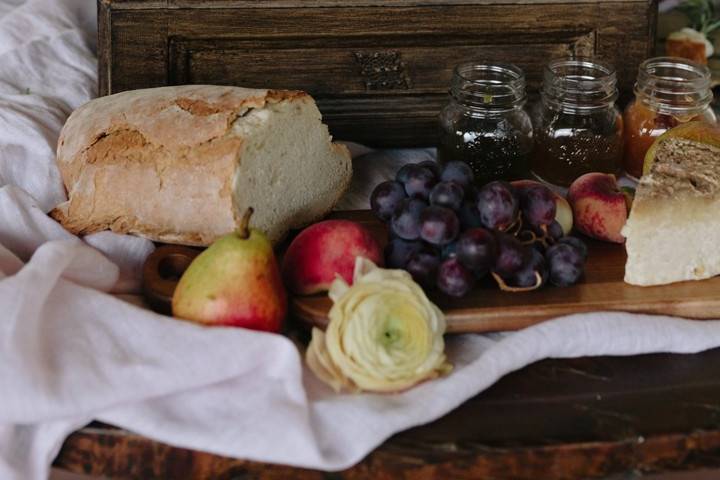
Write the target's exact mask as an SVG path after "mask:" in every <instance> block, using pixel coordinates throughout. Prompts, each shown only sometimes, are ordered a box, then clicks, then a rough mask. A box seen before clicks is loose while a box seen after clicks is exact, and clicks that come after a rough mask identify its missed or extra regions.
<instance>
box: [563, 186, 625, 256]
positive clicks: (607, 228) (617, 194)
mask: <svg viewBox="0 0 720 480" xmlns="http://www.w3.org/2000/svg"><path fill="white" fill-rule="evenodd" d="M568 200H569V201H570V205H571V206H572V209H573V214H574V216H575V227H576V228H577V229H578V230H580V231H581V232H582V233H584V234H585V235H587V236H589V237H593V238H597V239H599V240H604V241H606V242H614V243H623V242H624V241H625V238H624V237H623V236H622V235H621V234H620V230H622V227H623V226H624V225H625V222H626V221H627V216H628V205H627V201H626V198H625V194H624V193H623V192H622V191H621V190H620V188H619V187H618V184H617V180H616V179H615V176H614V175H610V174H606V173H597V172H592V173H586V174H585V175H583V176H581V177H579V178H578V179H577V180H575V181H574V182H573V183H572V185H570V189H569V190H568Z"/></svg>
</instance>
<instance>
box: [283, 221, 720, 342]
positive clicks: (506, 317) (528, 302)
mask: <svg viewBox="0 0 720 480" xmlns="http://www.w3.org/2000/svg"><path fill="white" fill-rule="evenodd" d="M333 217H334V218H349V219H352V220H355V221H359V222H361V223H363V224H364V225H366V226H367V227H368V228H369V229H370V230H371V231H372V232H373V234H374V235H375V236H376V238H377V239H378V241H379V242H380V243H381V244H382V245H384V244H385V243H386V242H387V233H386V230H385V226H384V225H382V224H381V223H380V222H379V221H378V220H376V219H375V218H374V217H373V216H372V214H371V213H370V212H363V211H356V212H337V213H335V214H334V216H333ZM586 241H587V243H588V246H589V256H588V260H587V264H586V266H585V271H586V273H585V277H584V279H583V280H582V281H581V282H580V283H579V284H577V285H574V286H572V287H565V288H558V287H546V288H541V289H538V290H535V291H532V292H524V293H507V292H502V291H500V290H499V289H498V288H497V286H495V285H494V284H493V283H492V282H489V283H488V284H486V285H482V286H480V287H478V288H475V289H474V290H473V291H472V292H471V293H469V294H468V295H467V296H466V297H464V298H461V299H456V298H449V297H447V296H444V295H441V294H440V293H439V292H434V293H431V294H430V298H431V299H432V300H433V301H434V302H435V303H436V304H437V305H438V306H439V307H440V308H441V309H442V310H443V312H445V316H446V318H447V323H448V332H452V333H462V332H488V331H497V330H515V329H519V328H524V327H527V326H529V325H532V324H535V323H538V322H541V321H543V320H547V319H549V318H555V317H558V316H562V315H569V314H573V313H580V312H594V311H603V310H605V311H625V312H634V313H650V314H665V315H673V316H679V317H685V318H697V319H708V318H720V296H718V292H720V277H716V278H712V279H708V280H703V281H699V282H682V283H674V284H671V285H661V286H655V287H637V286H633V285H628V284H627V283H625V282H624V281H623V277H624V275H625V260H626V258H627V257H626V254H625V248H624V246H623V245H616V244H610V243H606V242H598V241H593V240H589V239H587V240H586ZM331 306H332V302H331V301H330V299H328V298H327V296H326V295H315V296H311V297H296V298H294V299H293V300H292V302H291V310H292V312H293V314H294V315H295V316H296V317H298V318H300V319H302V320H304V321H306V322H307V323H309V324H312V325H316V326H319V327H324V326H325V325H326V324H327V314H328V312H329V311H330V307H331Z"/></svg>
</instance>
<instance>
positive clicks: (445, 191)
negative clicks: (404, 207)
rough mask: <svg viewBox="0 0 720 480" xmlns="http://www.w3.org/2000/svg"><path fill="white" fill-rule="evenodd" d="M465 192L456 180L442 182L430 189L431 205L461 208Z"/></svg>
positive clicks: (453, 208) (452, 208) (454, 208)
mask: <svg viewBox="0 0 720 480" xmlns="http://www.w3.org/2000/svg"><path fill="white" fill-rule="evenodd" d="M464 194H465V192H464V191H463V189H462V187H461V186H460V185H458V184H457V183H455V182H440V183H438V184H437V185H435V186H434V187H433V189H432V190H431V191H430V205H439V206H441V207H447V208H449V209H450V210H455V211H457V210H459V209H460V207H461V206H462V203H463V195H464Z"/></svg>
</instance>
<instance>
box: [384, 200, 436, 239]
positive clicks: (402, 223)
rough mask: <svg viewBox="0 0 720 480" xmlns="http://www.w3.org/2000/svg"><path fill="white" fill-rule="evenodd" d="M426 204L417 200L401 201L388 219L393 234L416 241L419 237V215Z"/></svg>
mask: <svg viewBox="0 0 720 480" xmlns="http://www.w3.org/2000/svg"><path fill="white" fill-rule="evenodd" d="M426 208H427V203H425V202H423V201H422V200H420V199H418V198H406V199H404V200H401V201H400V203H399V204H398V206H397V208H396V209H395V211H394V212H393V214H392V217H391V219H390V228H391V229H392V232H393V234H395V235H396V236H398V237H400V238H402V239H405V240H416V239H418V238H419V237H420V225H421V221H420V215H421V214H422V212H423V210H425V209H426Z"/></svg>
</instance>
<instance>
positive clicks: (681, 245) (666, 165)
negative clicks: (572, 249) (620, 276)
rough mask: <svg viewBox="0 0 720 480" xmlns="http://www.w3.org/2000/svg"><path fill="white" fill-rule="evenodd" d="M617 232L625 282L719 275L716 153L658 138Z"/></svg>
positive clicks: (719, 164)
mask: <svg viewBox="0 0 720 480" xmlns="http://www.w3.org/2000/svg"><path fill="white" fill-rule="evenodd" d="M622 233H623V235H624V236H625V237H626V244H625V248H626V250H627V254H628V260H627V263H626V265H625V282H627V283H630V284H633V285H641V286H649V285H661V284H667V283H673V282H679V281H684V280H701V279H704V278H709V277H712V276H715V275H718V274H720V149H718V148H716V147H713V146H710V145H705V144H702V143H698V142H693V141H690V140H684V139H679V138H669V139H667V140H664V141H663V142H662V143H661V144H660V146H659V148H658V150H657V153H656V159H655V163H654V164H653V166H652V168H651V171H650V173H649V174H648V175H645V176H644V177H643V178H642V179H641V180H640V183H639V184H638V188H637V191H636V195H635V200H634V202H633V206H632V210H631V211H630V216H629V218H628V221H627V223H626V225H625V227H624V228H623V231H622Z"/></svg>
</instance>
